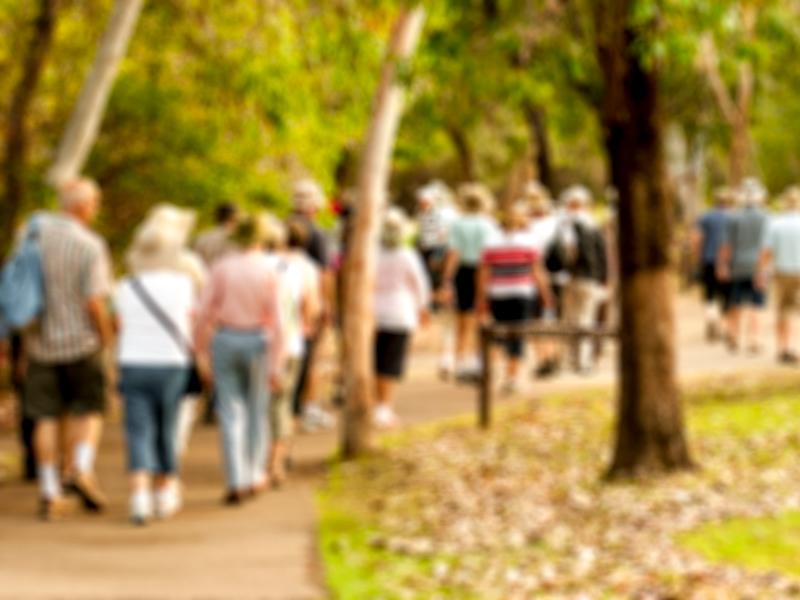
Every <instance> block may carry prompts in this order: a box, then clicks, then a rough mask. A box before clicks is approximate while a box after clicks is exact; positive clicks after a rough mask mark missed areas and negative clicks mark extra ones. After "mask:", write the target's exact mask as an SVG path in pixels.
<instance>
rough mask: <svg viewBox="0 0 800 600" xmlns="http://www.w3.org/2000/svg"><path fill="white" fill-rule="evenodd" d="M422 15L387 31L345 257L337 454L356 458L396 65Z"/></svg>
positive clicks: (397, 89) (363, 417) (368, 404)
mask: <svg viewBox="0 0 800 600" xmlns="http://www.w3.org/2000/svg"><path fill="white" fill-rule="evenodd" d="M424 19H425V12H424V10H423V9H422V8H421V7H416V8H413V9H404V10H403V12H402V13H401V14H400V16H399V18H398V20H397V23H396V24H395V27H394V30H393V32H392V37H391V40H390V42H389V47H388V51H387V55H386V58H385V61H384V65H383V70H382V73H381V80H380V83H379V85H378V90H377V93H376V97H375V103H374V107H373V113H372V119H371V123H370V127H369V130H368V133H367V139H366V143H365V145H364V150H363V152H364V153H363V156H362V159H361V167H360V173H359V182H358V198H357V201H356V209H355V215H354V217H353V218H354V219H355V221H354V224H353V230H352V237H351V238H350V247H349V248H348V257H347V266H346V268H347V278H346V281H347V292H346V296H345V297H346V300H345V302H346V304H345V310H344V339H345V360H344V363H345V364H344V367H345V368H344V385H345V416H344V423H343V428H342V455H343V456H344V457H345V458H353V457H356V456H359V455H361V454H363V453H365V452H366V451H368V450H369V449H370V448H371V443H372V439H371V437H372V436H371V433H372V395H373V390H374V377H373V365H372V357H373V343H374V341H373V338H374V330H375V326H374V319H373V296H374V288H375V269H376V254H377V247H378V238H379V233H380V225H381V216H382V213H383V210H384V207H385V205H386V189H387V187H388V184H389V172H390V165H391V156H392V150H393V148H394V143H395V138H396V136H397V128H398V125H399V122H400V116H401V113H402V108H403V87H402V85H401V84H400V83H399V82H398V81H397V71H398V66H399V65H400V63H401V62H402V61H405V60H408V59H409V58H410V57H411V56H412V54H413V53H414V49H415V48H416V45H417V41H418V40H419V35H420V32H421V29H422V24H423V21H424Z"/></svg>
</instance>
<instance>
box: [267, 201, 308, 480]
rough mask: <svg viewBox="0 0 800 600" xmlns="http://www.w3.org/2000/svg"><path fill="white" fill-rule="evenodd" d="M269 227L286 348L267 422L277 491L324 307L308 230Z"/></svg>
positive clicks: (271, 221) (297, 225)
mask: <svg viewBox="0 0 800 600" xmlns="http://www.w3.org/2000/svg"><path fill="white" fill-rule="evenodd" d="M265 220H266V221H268V226H267V227H266V229H267V230H268V231H269V234H268V240H267V245H268V256H269V257H270V258H271V259H272V261H273V266H274V268H275V271H276V272H277V274H278V278H279V280H280V293H281V299H280V314H281V322H282V324H283V331H284V342H285V349H284V350H285V353H284V357H285V367H284V382H285V383H284V386H283V389H281V390H280V391H278V392H277V393H275V394H273V397H272V402H271V403H270V411H269V422H270V428H271V433H272V446H271V448H270V453H269V467H268V474H269V480H270V482H271V483H272V485H273V486H275V487H279V486H280V485H282V484H283V482H284V481H285V480H286V468H285V465H286V457H287V452H288V441H289V437H290V436H291V433H292V396H293V392H294V389H295V386H296V385H297V380H298V378H299V376H300V365H301V363H302V360H303V356H304V355H305V346H306V344H305V340H306V338H307V337H308V336H309V335H310V334H311V332H312V331H313V329H314V324H315V323H317V321H318V319H319V315H320V310H321V306H322V298H321V294H320V282H319V279H320V275H319V269H318V268H317V266H316V265H315V264H314V262H313V261H312V260H311V259H310V258H309V257H308V255H307V254H306V252H305V248H306V246H307V244H308V236H309V232H308V227H307V226H306V225H305V223H303V222H302V221H300V220H299V219H293V220H292V221H291V222H290V223H289V224H288V225H284V224H283V223H282V222H280V221H278V220H277V219H276V218H274V217H272V216H268V217H265Z"/></svg>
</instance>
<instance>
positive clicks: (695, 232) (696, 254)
mask: <svg viewBox="0 0 800 600" xmlns="http://www.w3.org/2000/svg"><path fill="white" fill-rule="evenodd" d="M703 239H704V238H703V229H702V228H701V227H700V225H699V224H697V225H695V226H694V227H693V228H692V232H691V234H690V236H689V247H690V249H691V252H692V260H693V261H694V264H695V265H699V264H700V259H701V254H702V249H703Z"/></svg>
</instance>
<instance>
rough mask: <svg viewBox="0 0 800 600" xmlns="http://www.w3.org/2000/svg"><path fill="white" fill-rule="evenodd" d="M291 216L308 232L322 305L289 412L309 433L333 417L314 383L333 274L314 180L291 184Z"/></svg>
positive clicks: (330, 312)
mask: <svg viewBox="0 0 800 600" xmlns="http://www.w3.org/2000/svg"><path fill="white" fill-rule="evenodd" d="M292 202H293V204H294V215H293V216H292V217H291V219H290V221H291V220H295V219H296V220H298V221H300V223H302V224H303V226H304V227H305V228H306V230H307V231H308V241H307V242H306V247H305V251H306V254H307V255H308V257H309V258H310V259H311V260H312V261H314V263H315V264H316V266H317V268H318V269H319V281H320V294H321V298H322V304H321V306H320V317H319V319H318V322H317V323H316V325H315V326H314V327H313V329H312V330H311V331H309V332H308V337H307V338H306V343H305V345H306V348H305V353H304V354H303V361H302V363H301V365H300V375H299V378H298V380H297V387H296V388H295V391H294V392H295V393H294V402H293V412H294V415H295V417H296V418H297V419H298V420H299V422H300V426H301V428H302V429H303V430H304V431H307V432H313V431H317V430H320V429H331V428H332V427H333V426H334V425H335V424H336V420H335V419H334V417H333V415H331V414H330V413H328V412H327V411H326V410H324V409H323V408H322V407H321V406H320V399H319V398H318V396H317V395H318V393H319V391H318V385H317V371H318V369H317V366H318V365H317V363H318V360H317V348H318V345H319V342H320V339H321V337H322V335H323V333H324V331H325V329H326V327H327V326H328V325H330V323H331V319H332V316H333V306H334V295H335V294H334V284H335V281H334V277H335V276H334V273H333V269H332V268H331V257H330V252H329V249H328V243H327V240H326V239H325V234H324V233H323V232H322V230H321V229H320V228H319V226H318V225H317V224H316V222H315V219H316V217H317V215H318V214H319V212H320V211H321V210H322V208H323V207H324V205H325V194H324V192H323V191H322V188H321V187H320V186H319V184H317V182H315V181H313V180H311V179H304V180H301V181H298V182H297V183H296V184H295V187H294V190H293V193H292Z"/></svg>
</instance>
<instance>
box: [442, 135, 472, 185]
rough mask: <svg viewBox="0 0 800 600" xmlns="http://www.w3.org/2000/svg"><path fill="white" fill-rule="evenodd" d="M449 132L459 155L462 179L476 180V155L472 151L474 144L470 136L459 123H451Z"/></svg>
mask: <svg viewBox="0 0 800 600" xmlns="http://www.w3.org/2000/svg"><path fill="white" fill-rule="evenodd" d="M447 134H448V135H449V136H450V141H451V142H452V143H453V147H454V148H455V150H456V154H457V155H458V167H459V177H460V178H461V181H474V180H475V155H474V154H473V152H472V145H471V144H470V141H469V137H468V136H467V134H466V133H465V132H464V130H463V129H461V127H459V126H458V125H451V126H450V127H448V128H447Z"/></svg>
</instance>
